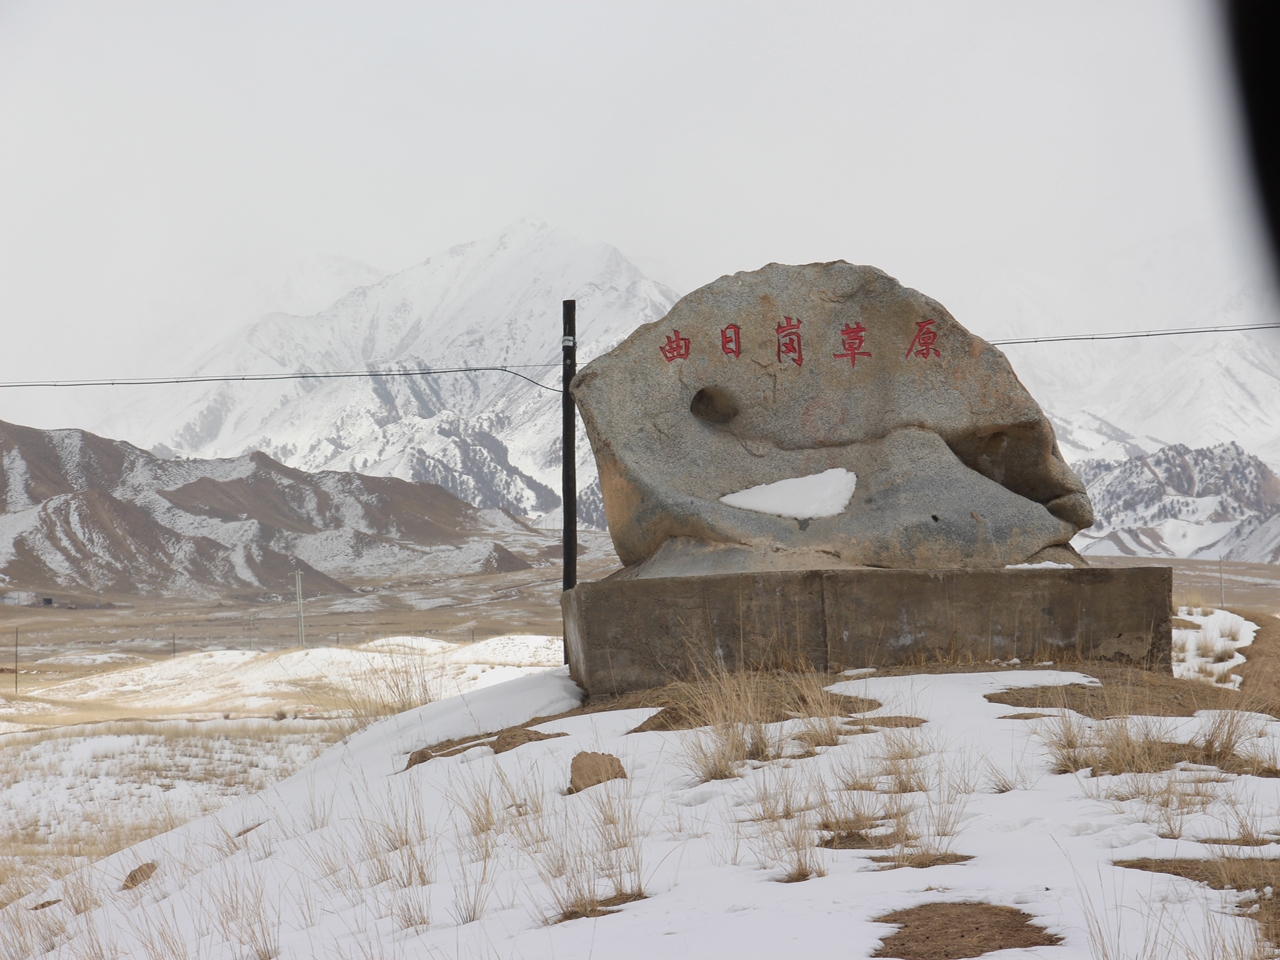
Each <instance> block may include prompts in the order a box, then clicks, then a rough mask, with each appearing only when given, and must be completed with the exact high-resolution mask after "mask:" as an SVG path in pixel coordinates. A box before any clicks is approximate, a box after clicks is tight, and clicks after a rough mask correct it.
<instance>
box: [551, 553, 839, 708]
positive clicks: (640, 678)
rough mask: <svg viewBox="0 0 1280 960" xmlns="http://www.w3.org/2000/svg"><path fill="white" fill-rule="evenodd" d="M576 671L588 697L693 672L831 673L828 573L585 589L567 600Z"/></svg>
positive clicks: (602, 584)
mask: <svg viewBox="0 0 1280 960" xmlns="http://www.w3.org/2000/svg"><path fill="white" fill-rule="evenodd" d="M560 605H561V609H562V610H563V612H564V624H565V638H566V640H567V641H568V646H569V663H570V665H571V672H572V674H573V676H574V678H575V679H576V680H577V681H578V682H579V683H580V684H582V685H583V687H584V688H586V690H587V691H588V692H592V693H594V692H600V691H601V690H615V689H616V690H639V689H644V688H646V687H656V686H660V685H661V684H664V683H666V682H667V681H668V680H669V679H670V678H671V677H672V676H678V675H681V674H683V673H685V672H688V671H690V670H713V669H716V668H717V667H724V668H726V669H731V670H732V669H738V668H740V667H744V666H761V665H763V666H770V667H780V668H785V667H789V666H797V665H804V664H812V665H814V666H816V667H818V668H819V669H822V668H825V667H826V665H827V643H826V632H825V631H826V627H825V612H824V610H823V601H822V572H821V571H784V572H778V573H768V574H743V575H740V576H713V577H677V578H672V579H669V580H618V579H609V580H602V581H599V582H597V583H580V584H578V586H576V587H575V588H574V589H572V590H570V591H567V592H566V593H564V594H563V595H562V597H561V601H560Z"/></svg>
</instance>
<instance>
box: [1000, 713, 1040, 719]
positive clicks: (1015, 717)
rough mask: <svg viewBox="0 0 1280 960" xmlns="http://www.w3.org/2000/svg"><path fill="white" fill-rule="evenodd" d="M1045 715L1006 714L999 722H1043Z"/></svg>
mask: <svg viewBox="0 0 1280 960" xmlns="http://www.w3.org/2000/svg"><path fill="white" fill-rule="evenodd" d="M1047 716H1049V714H1047V713H1006V714H1005V715H1004V716H1003V717H1001V718H1000V719H1001V720H1043V719H1044V718H1045V717H1047Z"/></svg>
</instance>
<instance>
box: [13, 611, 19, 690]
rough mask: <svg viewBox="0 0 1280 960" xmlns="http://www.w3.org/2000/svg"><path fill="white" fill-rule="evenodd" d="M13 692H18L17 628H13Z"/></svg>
mask: <svg viewBox="0 0 1280 960" xmlns="http://www.w3.org/2000/svg"><path fill="white" fill-rule="evenodd" d="M13 692H14V693H17V692H18V628H17V627H14V628H13Z"/></svg>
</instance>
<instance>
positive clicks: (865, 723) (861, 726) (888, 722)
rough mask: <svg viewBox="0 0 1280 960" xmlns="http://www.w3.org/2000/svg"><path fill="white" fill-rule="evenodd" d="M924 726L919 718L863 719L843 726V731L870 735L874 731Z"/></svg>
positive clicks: (923, 722)
mask: <svg viewBox="0 0 1280 960" xmlns="http://www.w3.org/2000/svg"><path fill="white" fill-rule="evenodd" d="M924 724H925V721H924V720H923V719H921V718H920V717H896V716H894V717H865V718H858V719H857V720H855V721H853V722H852V723H850V724H845V729H846V730H848V731H849V732H850V733H872V732H874V731H876V730H892V729H902V728H907V729H909V728H911V727H922V726H924Z"/></svg>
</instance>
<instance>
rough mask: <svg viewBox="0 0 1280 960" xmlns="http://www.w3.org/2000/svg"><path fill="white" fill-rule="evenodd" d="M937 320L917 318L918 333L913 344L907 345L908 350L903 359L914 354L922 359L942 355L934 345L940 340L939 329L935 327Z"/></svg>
mask: <svg viewBox="0 0 1280 960" xmlns="http://www.w3.org/2000/svg"><path fill="white" fill-rule="evenodd" d="M936 322H937V321H935V320H917V321H916V335H915V338H914V339H913V340H912V341H911V346H909V347H907V352H906V353H905V354H903V359H904V360H905V359H906V358H908V357H910V356H912V355H913V354H914V355H915V356H917V357H919V358H920V359H921V360H928V359H929V357H931V356H933V357H941V356H942V354H941V353H939V352H938V348H937V347H935V346H934V344H935V343H937V342H938V331H937V330H935V329H934V326H933V325H934V323H936Z"/></svg>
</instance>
